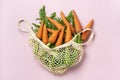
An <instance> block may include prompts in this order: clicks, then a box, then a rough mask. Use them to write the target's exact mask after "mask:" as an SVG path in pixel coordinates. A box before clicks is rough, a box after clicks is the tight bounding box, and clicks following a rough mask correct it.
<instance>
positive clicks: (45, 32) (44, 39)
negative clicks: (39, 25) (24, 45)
mask: <svg viewBox="0 0 120 80" xmlns="http://www.w3.org/2000/svg"><path fill="white" fill-rule="evenodd" d="M42 41H43V43H45V44H47V43H48V32H47V28H46V25H45V24H44V27H43V35H42Z"/></svg>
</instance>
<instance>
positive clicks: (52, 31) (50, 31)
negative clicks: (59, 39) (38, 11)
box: [47, 28, 55, 33]
mask: <svg viewBox="0 0 120 80" xmlns="http://www.w3.org/2000/svg"><path fill="white" fill-rule="evenodd" d="M47 30H48V32H49V33H54V32H55V30H53V29H50V28H47Z"/></svg>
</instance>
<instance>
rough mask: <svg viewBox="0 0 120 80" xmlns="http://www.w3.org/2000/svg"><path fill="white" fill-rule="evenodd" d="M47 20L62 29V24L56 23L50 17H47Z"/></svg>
mask: <svg viewBox="0 0 120 80" xmlns="http://www.w3.org/2000/svg"><path fill="white" fill-rule="evenodd" d="M47 18H48V20H49V21H50V22H51V23H52V24H53V25H55V27H56V28H57V29H59V30H62V28H63V27H64V26H63V25H62V24H60V23H58V22H57V21H55V20H53V19H51V18H50V17H47Z"/></svg>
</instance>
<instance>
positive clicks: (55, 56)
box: [19, 20, 93, 74]
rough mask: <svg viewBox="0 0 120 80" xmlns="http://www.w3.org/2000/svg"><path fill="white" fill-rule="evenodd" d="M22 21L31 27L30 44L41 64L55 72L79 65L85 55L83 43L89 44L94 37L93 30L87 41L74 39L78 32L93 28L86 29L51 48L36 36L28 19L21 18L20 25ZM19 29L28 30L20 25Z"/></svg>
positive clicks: (61, 71)
mask: <svg viewBox="0 0 120 80" xmlns="http://www.w3.org/2000/svg"><path fill="white" fill-rule="evenodd" d="M21 22H24V23H26V24H27V27H28V29H29V33H30V38H29V44H30V46H31V47H32V51H33V53H34V56H35V58H36V59H37V61H38V62H39V63H40V64H41V65H43V66H44V67H45V68H46V69H48V70H49V71H51V72H53V73H55V74H62V73H64V72H65V71H66V70H68V69H69V68H71V67H73V66H75V65H77V64H78V63H79V62H80V61H81V60H82V58H83V55H84V47H83V45H85V44H88V42H90V41H91V39H92V38H93V32H92V33H91V35H90V37H89V39H88V41H87V42H85V43H76V42H74V39H75V38H76V37H77V36H78V34H80V33H82V32H84V31H86V30H91V29H86V30H83V31H82V32H79V33H78V34H77V35H75V36H74V37H73V39H72V40H71V41H69V42H67V43H65V44H63V45H61V46H58V47H54V48H49V47H48V46H46V45H45V44H44V43H43V42H42V41H40V40H39V39H38V38H37V37H36V35H35V33H34V32H33V31H32V29H31V27H30V25H29V24H28V23H27V22H26V21H24V20H21V21H20V22H19V26H20V23H21ZM19 30H20V31H23V32H26V31H24V30H21V28H20V27H19Z"/></svg>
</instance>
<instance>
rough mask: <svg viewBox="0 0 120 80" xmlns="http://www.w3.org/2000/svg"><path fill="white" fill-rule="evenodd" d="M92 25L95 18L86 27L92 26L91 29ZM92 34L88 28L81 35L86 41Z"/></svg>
mask: <svg viewBox="0 0 120 80" xmlns="http://www.w3.org/2000/svg"><path fill="white" fill-rule="evenodd" d="M92 26H93V20H91V21H90V22H89V23H88V24H87V26H86V27H85V29H87V28H90V29H91V28H92ZM90 34H91V31H90V30H87V31H85V32H83V33H82V36H81V39H82V41H83V42H85V41H86V40H87V39H88V38H89V36H90Z"/></svg>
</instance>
